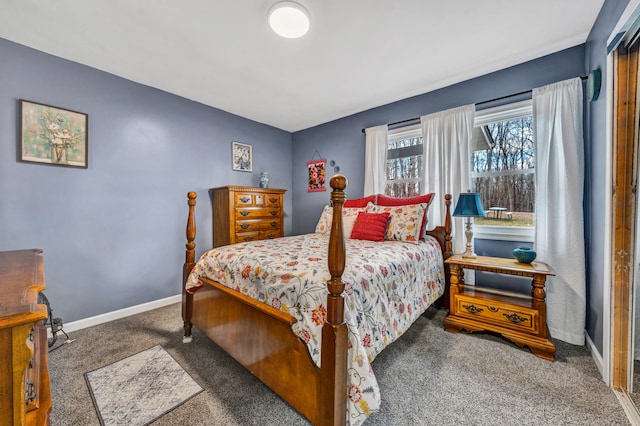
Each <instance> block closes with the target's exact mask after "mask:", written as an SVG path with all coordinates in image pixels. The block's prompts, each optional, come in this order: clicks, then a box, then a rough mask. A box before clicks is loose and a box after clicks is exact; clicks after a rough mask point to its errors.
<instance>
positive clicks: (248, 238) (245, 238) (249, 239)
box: [244, 237, 253, 241]
mask: <svg viewBox="0 0 640 426" xmlns="http://www.w3.org/2000/svg"><path fill="white" fill-rule="evenodd" d="M244 240H245V241H253V237H244Z"/></svg>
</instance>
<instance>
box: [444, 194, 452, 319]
mask: <svg viewBox="0 0 640 426" xmlns="http://www.w3.org/2000/svg"><path fill="white" fill-rule="evenodd" d="M451 198H452V196H451V194H445V196H444V205H445V216H444V247H443V248H442V258H443V259H448V258H450V257H451V256H453V245H452V243H451ZM450 283H451V267H450V266H449V264H447V263H445V265H444V295H443V298H444V299H443V300H442V306H443V307H444V308H445V309H449V286H450Z"/></svg>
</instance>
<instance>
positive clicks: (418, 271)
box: [182, 175, 452, 425]
mask: <svg viewBox="0 0 640 426" xmlns="http://www.w3.org/2000/svg"><path fill="white" fill-rule="evenodd" d="M346 184H347V180H346V178H345V177H344V176H342V175H335V176H333V177H332V178H331V180H330V185H331V188H332V193H331V206H332V207H330V208H325V212H324V216H325V219H327V222H330V223H326V222H325V224H324V226H325V227H326V228H327V231H328V232H327V233H326V234H325V233H322V232H316V233H312V234H308V235H301V236H292V237H284V238H278V239H274V240H268V241H255V242H251V243H240V244H234V245H230V246H224V247H218V248H216V249H214V250H211V251H208V252H206V253H204V254H203V255H202V257H201V258H200V260H199V261H198V262H197V263H196V262H195V243H194V240H195V235H196V225H195V218H194V208H195V204H196V194H195V193H193V192H190V193H189V194H188V205H189V216H188V220H187V232H186V234H187V244H186V258H185V264H184V269H183V303H182V316H183V320H184V338H183V340H184V341H185V342H190V341H191V339H192V337H191V330H192V326H194V325H195V326H196V327H197V328H198V329H199V330H201V331H202V332H203V333H204V334H205V335H207V336H208V337H209V338H210V339H211V340H213V341H214V342H215V343H216V344H217V345H219V346H220V347H221V348H223V349H224V350H225V351H226V352H227V353H228V354H230V355H231V356H232V357H233V358H234V359H236V360H237V361H238V362H239V363H241V364H242V365H244V366H245V367H246V368H247V369H249V370H250V371H251V372H252V373H253V374H254V375H255V376H257V377H258V378H259V379H260V380H261V381H262V382H263V383H265V384H266V385H267V386H269V387H270V388H271V389H272V390H273V391H275V392H276V393H277V394H278V395H280V396H281V397H282V398H283V399H284V400H285V401H287V402H288V403H289V404H290V405H292V406H293V407H294V408H295V409H296V410H298V411H299V412H300V413H301V414H302V415H304V416H305V417H306V418H307V419H309V420H310V421H311V422H312V423H314V424H317V425H342V424H354V425H355V424H360V423H362V422H363V421H364V420H365V419H366V418H367V416H368V415H369V414H370V412H371V411H375V409H376V408H377V406H376V404H379V400H380V396H379V391H378V386H377V382H376V381H375V376H374V375H373V371H372V370H371V367H370V363H371V361H373V358H375V355H377V353H379V352H380V351H381V350H382V349H383V348H384V347H385V346H386V345H388V344H390V343H391V342H393V341H394V340H395V339H397V338H398V337H400V336H401V335H402V333H403V332H404V331H405V330H406V329H407V328H408V327H409V326H410V324H411V323H412V322H413V321H414V320H415V319H416V318H417V317H418V316H420V315H421V314H422V313H423V312H424V310H426V309H427V308H428V306H429V305H431V304H432V303H433V302H434V301H435V300H436V299H438V298H439V297H440V300H442V301H443V303H444V304H446V302H447V301H448V294H447V293H448V282H449V274H448V270H447V269H446V268H445V266H444V264H443V259H446V258H447V257H449V256H451V254H452V252H451V217H450V213H449V208H450V204H451V196H450V195H446V196H445V197H444V203H445V205H446V220H445V223H444V225H443V226H437V227H435V229H433V230H432V231H428V232H427V234H428V237H426V238H425V239H424V240H425V241H411V239H409V241H383V242H374V241H371V240H369V239H363V240H360V239H346V240H345V238H344V235H345V234H346V235H351V236H352V237H353V236H354V235H355V233H356V229H358V231H362V227H361V226H360V225H361V223H362V221H360V220H358V221H357V222H356V227H354V228H353V233H352V231H351V229H348V230H347V232H345V229H344V227H345V225H344V224H343V219H344V218H345V216H344V214H343V213H344V212H346V211H348V210H350V209H345V210H344V212H343V204H344V202H345V192H344V191H345V189H346ZM366 209H374V210H375V209H376V207H370V205H368V206H367V207H366V208H365V209H364V210H366ZM392 209H396V207H385V208H377V210H379V211H376V212H375V214H374V213H371V214H360V213H359V212H358V215H357V216H358V218H359V219H362V218H367V219H375V220H378V219H380V220H381V218H380V217H379V216H381V213H382V214H385V212H384V211H383V210H386V211H387V212H388V211H389V210H392ZM397 209H399V207H397ZM424 209H425V210H426V207H425V208H424ZM326 213H328V214H329V215H328V216H327V215H326ZM425 213H426V211H425ZM335 218H340V219H341V220H335ZM385 220H387V219H385ZM388 220H391V219H388ZM321 222H322V219H321ZM321 222H319V225H318V226H319V227H320V228H322V226H321V225H320V223H321ZM385 223H386V222H385ZM351 225H352V223H348V225H347V227H348V228H349V227H350V226H351ZM417 226H418V227H419V226H420V224H417ZM389 228H391V226H389ZM367 229H368V228H367ZM395 229H400V228H399V227H396V228H395ZM316 231H318V228H317V229H316ZM421 232H422V231H421ZM347 250H349V251H347ZM372 251H374V252H375V253H376V256H372V255H371V253H372ZM347 253H349V254H347ZM394 256H395V257H394ZM379 259H386V262H388V263H387V264H380V265H378V264H376V263H375V262H377V261H378V260H379ZM347 260H349V262H347ZM347 263H348V264H347ZM345 267H346V272H345ZM414 267H415V268H414ZM343 274H344V277H343ZM359 274H364V275H359ZM427 275H429V276H427ZM343 278H345V280H344V281H343ZM405 281H407V282H408V283H409V284H410V285H406V286H405V285H401V283H404V282H405ZM420 283H422V284H421V285H420ZM370 288H375V289H376V290H374V291H372V292H369V290H370ZM387 292H388V293H387ZM325 297H326V299H325ZM323 302H324V303H323ZM378 302H381V303H380V304H379V303H378ZM363 330H364V331H363Z"/></svg>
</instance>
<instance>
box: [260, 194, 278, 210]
mask: <svg viewBox="0 0 640 426" xmlns="http://www.w3.org/2000/svg"><path fill="white" fill-rule="evenodd" d="M264 205H265V206H267V207H280V206H282V196H281V195H273V194H268V195H265V196H264Z"/></svg>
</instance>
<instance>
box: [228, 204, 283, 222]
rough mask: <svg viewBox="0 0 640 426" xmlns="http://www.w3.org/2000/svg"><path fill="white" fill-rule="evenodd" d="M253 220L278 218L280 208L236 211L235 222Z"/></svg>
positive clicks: (240, 208) (251, 208) (240, 209)
mask: <svg viewBox="0 0 640 426" xmlns="http://www.w3.org/2000/svg"><path fill="white" fill-rule="evenodd" d="M253 218H276V219H279V218H280V208H279V207H271V208H256V207H239V208H237V209H236V220H243V219H253Z"/></svg>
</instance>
